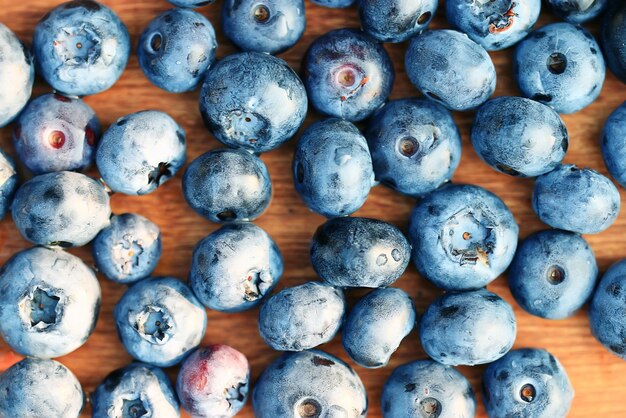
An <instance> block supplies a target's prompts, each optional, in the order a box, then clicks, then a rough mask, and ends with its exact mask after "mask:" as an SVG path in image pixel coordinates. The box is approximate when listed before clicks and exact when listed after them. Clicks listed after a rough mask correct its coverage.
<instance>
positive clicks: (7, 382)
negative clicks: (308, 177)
mask: <svg viewBox="0 0 626 418" xmlns="http://www.w3.org/2000/svg"><path fill="white" fill-rule="evenodd" d="M0 390H1V391H2V394H3V396H2V397H0V416H2V417H37V418H59V417H63V418H78V417H79V416H80V411H81V409H82V408H83V399H84V398H83V389H82V387H81V386H80V382H79V381H78V379H76V376H74V374H72V372H71V371H70V370H69V369H68V368H67V367H65V366H64V365H62V364H61V363H59V362H57V361H54V360H40V359H35V358H25V359H24V360H22V361H20V362H19V363H16V364H14V365H13V366H11V367H10V368H9V369H7V370H6V371H5V372H4V373H2V374H0Z"/></svg>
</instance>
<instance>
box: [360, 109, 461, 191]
mask: <svg viewBox="0 0 626 418" xmlns="http://www.w3.org/2000/svg"><path fill="white" fill-rule="evenodd" d="M365 137H366V138H367V144H368V145H369V149H370V152H371V153H372V162H373V164H374V173H375V174H376V179H377V180H379V181H380V182H382V183H383V184H385V185H386V186H389V187H391V188H392V189H394V190H396V191H398V192H400V193H402V194H404V195H407V196H412V197H419V196H422V195H425V194H426V193H429V192H431V191H433V190H435V189H436V188H437V187H439V186H441V185H442V184H443V183H445V182H447V181H449V180H450V179H451V178H452V175H453V174H454V171H455V170H456V168H457V167H458V165H459V162H460V161H461V135H460V134H459V130H458V128H457V127H456V125H455V123H454V119H452V115H451V114H450V112H449V111H448V110H447V109H445V108H444V107H443V106H441V105H439V104H437V103H435V102H432V101H429V100H417V99H403V100H393V101H390V102H389V103H387V104H386V105H385V106H383V107H382V108H381V109H380V110H378V111H377V112H376V113H375V114H374V116H373V117H372V119H371V120H370V124H369V128H368V130H367V133H366V134H365Z"/></svg>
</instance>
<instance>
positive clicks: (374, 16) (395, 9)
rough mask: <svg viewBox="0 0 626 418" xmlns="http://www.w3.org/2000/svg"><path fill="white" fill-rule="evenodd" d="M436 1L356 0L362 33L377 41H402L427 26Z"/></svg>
mask: <svg viewBox="0 0 626 418" xmlns="http://www.w3.org/2000/svg"><path fill="white" fill-rule="evenodd" d="M438 3H439V2H438V0H418V1H409V0H359V2H358V6H359V17H360V18H361V26H362V27H363V31H364V32H366V33H367V34H368V35H370V36H371V37H372V38H374V39H376V40H377V41H379V42H403V41H406V40H407V39H409V38H410V37H412V36H413V35H415V34H418V33H420V32H421V31H423V30H424V29H426V28H427V27H428V24H429V23H430V21H431V19H432V17H433V16H434V14H435V12H436V11H437V5H438Z"/></svg>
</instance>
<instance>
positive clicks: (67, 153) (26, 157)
mask: <svg viewBox="0 0 626 418" xmlns="http://www.w3.org/2000/svg"><path fill="white" fill-rule="evenodd" d="M100 131H101V128H100V122H99V121H98V118H97V117H96V114H95V112H94V111H93V109H91V107H89V105H87V104H86V103H85V102H83V101H82V100H80V99H71V98H68V97H65V96H61V95H59V94H45V95H43V96H39V97H37V98H36V99H34V100H32V101H31V102H30V103H28V105H27V106H26V107H25V108H24V111H23V112H22V113H21V114H20V116H19V118H18V119H17V123H16V125H15V130H14V131H13V144H14V145H15V151H16V152H17V155H18V157H19V159H20V160H21V161H22V162H23V163H24V165H25V166H26V168H28V169H29V170H30V171H31V172H33V173H34V174H43V173H50V172H53V171H82V170H85V169H86V168H88V167H89V166H90V165H91V164H92V163H93V160H94V158H95V154H96V150H95V146H96V144H97V142H98V140H99V138H100Z"/></svg>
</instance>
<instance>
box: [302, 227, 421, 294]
mask: <svg viewBox="0 0 626 418" xmlns="http://www.w3.org/2000/svg"><path fill="white" fill-rule="evenodd" d="M410 258H411V246H410V245H409V242H408V241H407V239H406V238H405V237H404V235H403V234H402V232H401V231H400V230H399V229H398V228H396V227H395V226H393V225H391V224H388V223H387V222H383V221H379V220H377V219H369V218H357V217H354V218H352V217H343V218H334V219H330V220H328V221H326V223H324V224H323V225H321V226H320V227H319V228H317V231H315V235H314V236H313V240H312V242H311V264H312V265H313V269H315V272H316V273H317V274H318V276H320V277H321V278H322V280H324V281H325V282H326V283H328V284H330V285H332V286H337V287H386V286H389V285H390V284H392V283H393V282H395V281H396V280H398V278H400V276H401V275H402V273H404V271H405V270H406V267H407V265H408V264H409V260H410Z"/></svg>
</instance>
